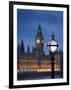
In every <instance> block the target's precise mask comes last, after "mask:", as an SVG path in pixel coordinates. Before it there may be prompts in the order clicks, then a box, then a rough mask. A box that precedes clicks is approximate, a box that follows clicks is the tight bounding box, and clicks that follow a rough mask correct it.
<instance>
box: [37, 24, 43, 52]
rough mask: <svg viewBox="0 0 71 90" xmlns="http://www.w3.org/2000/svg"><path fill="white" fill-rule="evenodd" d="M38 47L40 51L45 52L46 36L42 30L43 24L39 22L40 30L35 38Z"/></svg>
mask: <svg viewBox="0 0 71 90" xmlns="http://www.w3.org/2000/svg"><path fill="white" fill-rule="evenodd" d="M35 43H36V48H37V50H38V51H40V52H43V45H44V38H43V35H42V31H41V26H40V24H39V27H38V32H37V35H36V39H35Z"/></svg>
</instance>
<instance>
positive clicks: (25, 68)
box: [17, 24, 63, 72]
mask: <svg viewBox="0 0 71 90" xmlns="http://www.w3.org/2000/svg"><path fill="white" fill-rule="evenodd" d="M17 60H18V63H17V70H18V71H19V72H51V58H50V55H45V52H44V36H43V34H42V28H41V26H40V24H39V26H38V30H37V34H36V37H35V46H34V47H32V52H30V47H29V45H28V47H27V52H25V47H24V41H23V40H21V45H19V44H18V46H17ZM54 63H55V64H54V70H55V71H57V72H59V71H60V72H61V71H63V52H62V51H58V52H56V53H55V60H54Z"/></svg>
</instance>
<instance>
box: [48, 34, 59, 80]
mask: <svg viewBox="0 0 71 90" xmlns="http://www.w3.org/2000/svg"><path fill="white" fill-rule="evenodd" d="M47 47H48V50H49V52H50V55H51V60H52V62H51V65H52V67H51V70H52V71H51V78H54V59H55V57H54V54H55V52H56V51H57V48H58V44H57V42H56V41H55V36H54V33H53V34H52V39H51V41H49V43H48V45H47Z"/></svg>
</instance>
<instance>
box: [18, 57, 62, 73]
mask: <svg viewBox="0 0 71 90" xmlns="http://www.w3.org/2000/svg"><path fill="white" fill-rule="evenodd" d="M39 60H40V62H39ZM54 63H55V64H54V68H55V71H60V70H61V63H60V56H59V55H57V56H55V61H54ZM18 71H21V72H26V71H28V72H29V71H37V72H50V71H51V59H49V58H40V59H39V58H38V57H34V56H31V57H30V56H29V57H27V56H24V57H23V58H20V59H19V65H18Z"/></svg>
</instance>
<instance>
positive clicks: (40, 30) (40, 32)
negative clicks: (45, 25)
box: [36, 24, 43, 38]
mask: <svg viewBox="0 0 71 90" xmlns="http://www.w3.org/2000/svg"><path fill="white" fill-rule="evenodd" d="M36 37H41V38H43V34H42V29H41V25H40V24H39V26H38V31H37V35H36Z"/></svg>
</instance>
